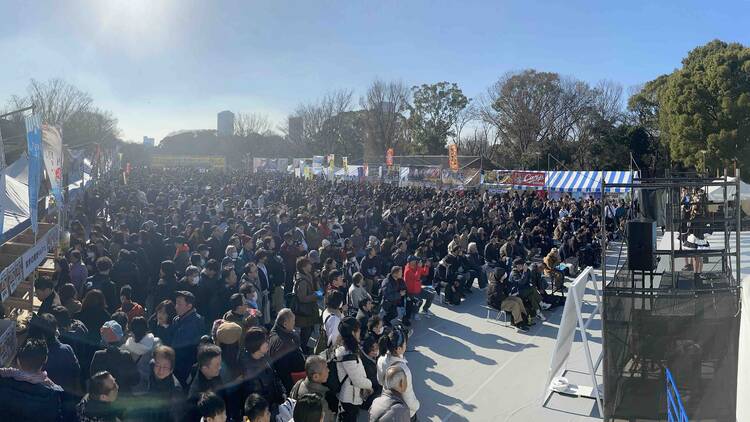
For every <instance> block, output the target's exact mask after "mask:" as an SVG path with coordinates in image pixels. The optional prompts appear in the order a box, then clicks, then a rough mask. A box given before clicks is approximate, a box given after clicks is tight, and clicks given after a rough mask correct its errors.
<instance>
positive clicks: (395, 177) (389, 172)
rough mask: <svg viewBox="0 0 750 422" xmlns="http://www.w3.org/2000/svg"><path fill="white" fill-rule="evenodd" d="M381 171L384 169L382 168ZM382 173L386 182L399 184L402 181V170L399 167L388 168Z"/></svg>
mask: <svg viewBox="0 0 750 422" xmlns="http://www.w3.org/2000/svg"><path fill="white" fill-rule="evenodd" d="M381 169H383V168H382V167H381ZM382 172H383V173H382V177H383V181H384V182H388V183H397V182H398V181H399V180H400V176H401V169H400V167H399V166H388V167H386V168H384V169H383V170H382Z"/></svg>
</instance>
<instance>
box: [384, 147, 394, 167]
mask: <svg viewBox="0 0 750 422" xmlns="http://www.w3.org/2000/svg"><path fill="white" fill-rule="evenodd" d="M385 165H387V166H392V165H393V148H388V149H387V150H386V151H385Z"/></svg>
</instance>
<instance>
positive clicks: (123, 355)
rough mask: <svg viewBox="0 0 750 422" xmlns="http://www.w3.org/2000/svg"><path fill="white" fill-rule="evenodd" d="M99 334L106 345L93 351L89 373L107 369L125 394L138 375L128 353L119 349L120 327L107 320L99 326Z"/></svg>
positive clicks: (92, 373)
mask: <svg viewBox="0 0 750 422" xmlns="http://www.w3.org/2000/svg"><path fill="white" fill-rule="evenodd" d="M101 334H102V340H104V342H105V343H106V346H105V349H104V350H99V351H97V352H96V353H94V358H93V359H91V368H90V369H89V372H90V374H91V375H92V376H93V375H94V374H97V373H99V372H102V371H108V372H109V373H110V374H112V376H113V377H115V379H116V380H117V384H118V385H119V386H120V391H122V392H123V393H125V394H130V393H132V391H133V387H135V385H136V384H138V380H139V379H140V376H139V375H138V368H137V367H136V364H135V362H134V361H133V359H132V358H131V357H130V353H129V352H126V351H124V350H120V346H121V345H122V339H123V331H122V327H121V326H120V324H118V323H117V322H115V321H107V322H105V323H104V325H103V326H102V327H101Z"/></svg>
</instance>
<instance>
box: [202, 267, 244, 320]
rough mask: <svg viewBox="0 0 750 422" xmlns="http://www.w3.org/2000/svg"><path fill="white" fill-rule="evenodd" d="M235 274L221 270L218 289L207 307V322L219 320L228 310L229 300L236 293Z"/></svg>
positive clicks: (231, 271)
mask: <svg viewBox="0 0 750 422" xmlns="http://www.w3.org/2000/svg"><path fill="white" fill-rule="evenodd" d="M237 292H238V289H237V273H235V272H234V270H233V269H232V270H222V271H221V282H220V284H219V287H218V289H217V290H216V291H215V292H214V293H213V296H212V298H211V305H210V307H209V312H208V315H206V318H208V321H211V323H213V321H216V320H217V319H220V318H221V317H222V316H223V315H224V314H225V313H226V312H227V311H228V310H231V309H230V303H229V299H231V297H232V295H233V294H235V293H237Z"/></svg>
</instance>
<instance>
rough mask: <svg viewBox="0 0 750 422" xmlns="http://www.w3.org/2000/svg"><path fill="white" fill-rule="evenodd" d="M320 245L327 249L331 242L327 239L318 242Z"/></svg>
mask: <svg viewBox="0 0 750 422" xmlns="http://www.w3.org/2000/svg"><path fill="white" fill-rule="evenodd" d="M320 244H321V245H323V247H324V248H327V247H329V246H331V241H330V240H328V239H323V241H322V242H320Z"/></svg>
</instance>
